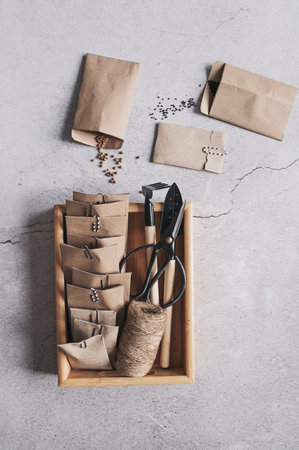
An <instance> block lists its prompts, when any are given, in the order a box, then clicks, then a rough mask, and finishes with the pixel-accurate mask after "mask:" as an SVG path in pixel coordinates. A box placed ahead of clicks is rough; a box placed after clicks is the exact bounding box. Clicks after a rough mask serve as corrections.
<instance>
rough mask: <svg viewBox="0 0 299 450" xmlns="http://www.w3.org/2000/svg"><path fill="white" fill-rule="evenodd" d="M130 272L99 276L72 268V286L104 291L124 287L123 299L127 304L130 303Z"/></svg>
mask: <svg viewBox="0 0 299 450" xmlns="http://www.w3.org/2000/svg"><path fill="white" fill-rule="evenodd" d="M131 278H132V273H131V272H125V273H110V274H108V273H107V274H105V275H99V274H96V273H90V272H85V271H84V270H80V269H77V268H76V267H73V268H72V284H73V285H75V286H80V287H82V288H89V289H90V288H95V289H106V288H109V287H113V286H119V285H120V286H123V287H124V299H125V302H126V303H128V302H129V301H130V290H131Z"/></svg>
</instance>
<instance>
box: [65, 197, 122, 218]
mask: <svg viewBox="0 0 299 450" xmlns="http://www.w3.org/2000/svg"><path fill="white" fill-rule="evenodd" d="M65 203H66V215H67V216H86V217H93V216H99V217H107V216H125V215H127V214H128V206H127V204H126V202H121V201H116V202H111V203H102V204H92V203H91V202H89V203H87V202H86V203H81V202H77V201H74V200H69V199H67V200H66V202H65Z"/></svg>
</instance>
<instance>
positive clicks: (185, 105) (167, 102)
mask: <svg viewBox="0 0 299 450" xmlns="http://www.w3.org/2000/svg"><path fill="white" fill-rule="evenodd" d="M200 86H201V84H200V85H199V87H200ZM193 106H194V107H195V106H196V102H195V100H194V97H189V98H188V96H187V95H186V96H185V98H183V99H182V100H178V98H177V97H174V98H173V99H172V98H171V97H160V96H159V95H157V104H156V105H155V106H154V108H149V109H151V112H150V113H149V118H150V119H152V120H165V119H167V118H168V116H169V115H171V116H175V115H176V114H177V113H178V112H180V111H183V110H185V109H189V108H192V107H193Z"/></svg>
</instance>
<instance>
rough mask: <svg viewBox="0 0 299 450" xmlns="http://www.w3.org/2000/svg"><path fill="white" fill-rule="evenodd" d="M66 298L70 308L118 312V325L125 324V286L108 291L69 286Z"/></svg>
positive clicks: (67, 286)
mask: <svg viewBox="0 0 299 450" xmlns="http://www.w3.org/2000/svg"><path fill="white" fill-rule="evenodd" d="M66 297H67V305H68V308H80V309H84V308H86V309H93V308H95V309H109V310H112V311H116V312H117V316H116V323H117V325H120V324H122V322H123V319H124V314H125V306H126V302H125V300H124V288H123V286H114V287H112V288H108V289H95V288H90V289H85V288H80V287H78V286H73V285H71V284H67V285H66Z"/></svg>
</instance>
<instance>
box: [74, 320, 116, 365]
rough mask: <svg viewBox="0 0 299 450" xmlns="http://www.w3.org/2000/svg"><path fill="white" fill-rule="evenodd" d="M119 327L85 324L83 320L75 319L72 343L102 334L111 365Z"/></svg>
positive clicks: (113, 359) (114, 354)
mask: <svg viewBox="0 0 299 450" xmlns="http://www.w3.org/2000/svg"><path fill="white" fill-rule="evenodd" d="M118 330H119V327H113V326H110V325H101V324H96V323H90V322H85V321H84V320H79V319H75V322H74V341H75V342H80V341H83V340H85V339H90V338H91V337H93V336H97V335H99V334H102V335H103V337H104V342H105V345H106V349H107V353H108V356H109V358H110V361H111V362H112V364H113V363H114V361H115V356H116V346H117V336H118Z"/></svg>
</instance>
